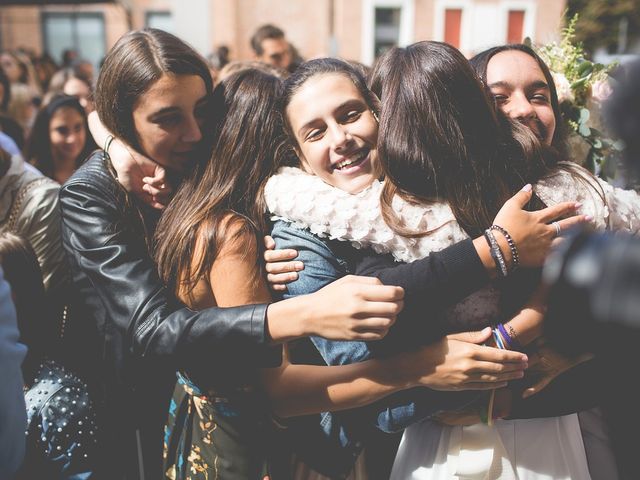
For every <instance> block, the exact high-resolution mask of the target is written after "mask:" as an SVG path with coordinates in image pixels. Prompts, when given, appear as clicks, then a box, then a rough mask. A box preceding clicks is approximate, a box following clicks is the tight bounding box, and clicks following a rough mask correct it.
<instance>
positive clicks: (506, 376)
mask: <svg viewBox="0 0 640 480" xmlns="http://www.w3.org/2000/svg"><path fill="white" fill-rule="evenodd" d="M522 377H524V370H514V371H511V372H503V373H499V374H497V375H492V374H490V373H482V374H479V375H473V376H471V377H469V380H470V381H474V382H493V383H500V382H509V381H511V380H518V379H520V378H522Z"/></svg>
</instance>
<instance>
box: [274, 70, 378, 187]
mask: <svg viewBox="0 0 640 480" xmlns="http://www.w3.org/2000/svg"><path fill="white" fill-rule="evenodd" d="M286 114H287V119H288V121H289V125H290V127H291V131H292V132H293V135H294V136H295V139H296V142H297V149H296V150H297V153H298V157H299V158H300V162H301V163H302V166H303V167H304V169H305V170H306V171H308V172H309V173H313V174H315V175H317V176H318V177H320V178H321V179H322V180H323V181H325V182H326V183H328V184H329V185H332V186H334V187H336V188H339V189H340V190H344V191H345V192H349V193H357V192H359V191H361V190H363V189H365V188H366V187H368V186H369V185H371V182H373V180H374V179H375V178H376V168H375V166H376V165H375V161H376V143H377V137H378V123H377V122H376V120H375V118H374V116H373V113H372V112H371V109H370V108H369V106H368V105H367V103H366V101H365V99H364V98H363V97H362V94H361V93H360V92H359V90H358V89H357V87H356V86H355V85H354V83H353V82H352V81H351V80H350V79H349V78H348V77H347V76H345V75H341V74H338V73H327V74H321V75H316V76H314V77H311V78H310V79H309V80H307V81H306V82H305V83H304V84H303V85H302V86H301V87H300V89H299V90H298V91H297V92H296V93H295V94H294V95H293V97H292V98H291V101H290V102H289V105H288V106H287V109H286Z"/></svg>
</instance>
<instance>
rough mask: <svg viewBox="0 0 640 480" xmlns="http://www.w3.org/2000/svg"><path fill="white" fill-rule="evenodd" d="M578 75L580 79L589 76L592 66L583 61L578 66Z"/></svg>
mask: <svg viewBox="0 0 640 480" xmlns="http://www.w3.org/2000/svg"><path fill="white" fill-rule="evenodd" d="M577 72H578V75H579V76H580V77H584V76H587V75H589V74H590V73H591V72H593V64H592V63H591V62H589V61H588V60H584V61H583V62H581V63H580V64H579V65H578V70H577Z"/></svg>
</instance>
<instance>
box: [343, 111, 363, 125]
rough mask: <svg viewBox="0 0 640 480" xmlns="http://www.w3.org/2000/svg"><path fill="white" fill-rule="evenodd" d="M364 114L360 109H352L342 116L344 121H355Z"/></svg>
mask: <svg viewBox="0 0 640 480" xmlns="http://www.w3.org/2000/svg"><path fill="white" fill-rule="evenodd" d="M361 116H362V112H361V111H358V110H350V111H349V112H347V113H346V114H345V115H344V117H343V118H342V123H353V122H355V121H356V120H358V119H359V118H360V117H361Z"/></svg>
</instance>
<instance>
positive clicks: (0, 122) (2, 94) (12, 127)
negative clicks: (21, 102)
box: [0, 67, 24, 150]
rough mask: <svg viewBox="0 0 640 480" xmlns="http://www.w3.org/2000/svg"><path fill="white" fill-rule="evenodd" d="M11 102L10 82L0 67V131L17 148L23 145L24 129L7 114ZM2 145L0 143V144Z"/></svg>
mask: <svg viewBox="0 0 640 480" xmlns="http://www.w3.org/2000/svg"><path fill="white" fill-rule="evenodd" d="M10 102H11V82H10V81H9V77H7V75H6V74H5V73H4V70H3V69H2V67H0V131H2V132H4V133H5V134H7V135H8V136H9V137H11V139H12V140H13V142H14V143H15V144H16V145H17V147H18V150H20V149H22V148H23V147H24V131H23V130H22V127H21V126H20V125H19V124H18V122H16V121H15V120H14V119H13V118H11V117H10V116H9V114H8V109H9V103H10ZM0 146H2V145H0ZM5 149H6V148H5Z"/></svg>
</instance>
